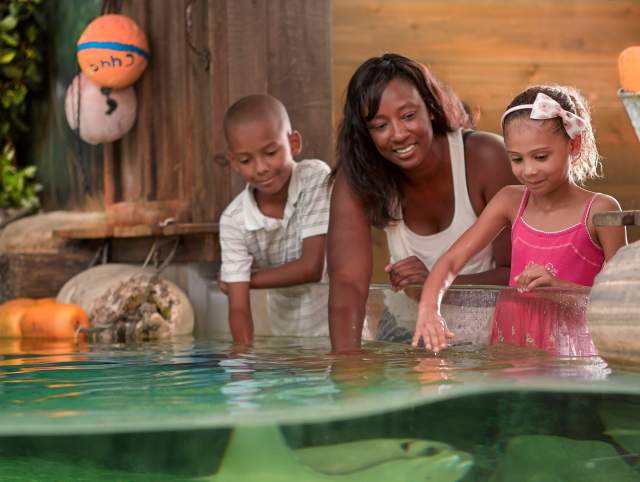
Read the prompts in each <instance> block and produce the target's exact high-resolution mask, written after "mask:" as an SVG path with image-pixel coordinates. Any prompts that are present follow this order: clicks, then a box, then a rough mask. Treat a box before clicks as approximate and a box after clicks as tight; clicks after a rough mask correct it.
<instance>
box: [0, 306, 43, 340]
mask: <svg viewBox="0 0 640 482" xmlns="http://www.w3.org/2000/svg"><path fill="white" fill-rule="evenodd" d="M34 303H35V301H34V300H32V299H31V298H16V299H14V300H11V301H7V302H6V303H3V304H2V305H0V338H18V337H20V320H22V317H23V316H24V314H25V313H26V311H27V310H28V309H29V307H30V306H32V305H33V304H34Z"/></svg>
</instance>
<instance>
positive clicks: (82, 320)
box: [0, 298, 89, 339]
mask: <svg viewBox="0 0 640 482" xmlns="http://www.w3.org/2000/svg"><path fill="white" fill-rule="evenodd" d="M88 326H89V319H88V316H87V314H86V313H85V312H84V310H82V308H80V307H79V306H77V305H73V304H61V303H56V301H55V298H42V299H37V300H34V299H31V298H16V299H14V300H11V301H7V302H6V303H3V304H2V305H0V338H48V339H64V338H75V337H76V335H77V329H78V327H88Z"/></svg>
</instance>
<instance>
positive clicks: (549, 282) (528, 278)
mask: <svg viewBox="0 0 640 482" xmlns="http://www.w3.org/2000/svg"><path fill="white" fill-rule="evenodd" d="M515 281H516V283H518V291H520V292H524V291H530V290H532V289H533V288H537V287H541V286H556V287H558V286H562V284H563V283H562V282H561V281H560V280H559V279H558V278H556V270H555V268H554V267H553V266H552V265H551V264H547V265H546V266H543V265H541V264H534V263H529V264H528V265H527V266H525V268H524V269H523V270H522V272H521V273H520V274H519V275H517V276H516V277H515Z"/></svg>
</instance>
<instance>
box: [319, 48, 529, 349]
mask: <svg viewBox="0 0 640 482" xmlns="http://www.w3.org/2000/svg"><path fill="white" fill-rule="evenodd" d="M468 127H470V121H469V119H468V116H467V114H466V112H465V111H464V108H463V104H462V102H461V101H460V99H459V98H458V97H457V96H456V95H455V94H454V93H453V92H452V91H451V90H450V89H449V88H448V87H446V86H445V85H443V84H442V83H441V82H440V81H438V79H436V78H435V77H434V76H433V75H432V74H431V72H430V71H429V69H427V68H426V67H425V66H424V65H421V64H419V63H418V62H416V61H414V60H412V59H409V58H406V57H403V56H401V55H397V54H385V55H383V56H381V57H374V58H371V59H369V60H367V61H365V62H364V63H363V64H362V65H361V66H360V67H359V68H358V69H357V70H356V72H355V73H354V74H353V76H352V78H351V80H350V82H349V86H348V89H347V96H346V101H345V105H344V111H343V119H342V122H341V125H340V130H339V133H338V144H337V166H336V169H335V170H334V172H333V180H334V190H333V196H332V200H331V216H330V224H329V233H328V263H329V276H330V283H331V285H330V295H329V305H330V307H329V309H330V312H329V316H330V331H331V340H332V346H333V349H334V351H338V352H343V351H351V350H357V349H358V348H359V346H360V339H361V332H362V325H363V320H364V317H365V301H366V299H367V295H368V287H369V282H370V280H371V272H372V259H371V258H372V256H371V246H372V243H371V227H372V226H374V227H378V228H384V229H385V231H386V234H387V242H388V245H389V251H390V253H391V260H390V264H389V265H388V266H387V268H386V271H387V272H388V274H389V281H390V283H391V286H392V288H393V291H394V292H395V293H392V292H389V293H387V296H386V305H387V309H386V310H385V312H384V314H383V317H382V320H381V324H380V325H379V328H378V333H379V334H382V337H383V338H385V339H395V340H400V339H403V340H406V341H408V340H410V339H411V334H412V332H413V328H414V324H415V320H416V316H417V310H416V308H417V303H416V302H415V300H414V298H413V296H414V293H412V291H411V290H410V289H409V285H411V284H422V283H423V282H424V280H425V279H426V278H427V276H428V274H429V270H430V269H431V267H432V265H433V263H435V260H436V259H437V258H438V256H439V255H440V254H442V253H443V252H444V251H445V250H446V249H447V248H449V246H450V245H451V244H452V243H453V242H454V241H455V240H456V239H457V238H458V237H459V236H460V235H461V234H462V233H463V232H464V231H465V230H466V229H467V228H468V227H469V226H470V225H471V224H473V222H474V221H475V220H476V219H477V217H478V216H479V215H480V213H481V212H482V211H483V209H484V208H485V206H486V205H487V203H488V202H489V200H490V199H491V198H492V197H493V196H494V194H495V193H496V192H497V191H499V190H500V189H501V188H502V187H503V186H505V185H508V184H515V183H516V181H515V179H514V177H513V175H512V173H511V171H510V169H509V163H508V160H507V156H506V153H505V149H504V146H503V143H502V140H501V139H500V138H499V137H497V136H495V135H492V134H488V133H483V132H475V131H472V130H469V129H467V128H468ZM345 247H348V249H345ZM509 256H510V248H509V240H508V237H507V236H504V235H503V236H500V237H498V238H497V239H496V241H495V242H494V244H493V246H490V247H488V248H487V249H486V250H484V251H483V252H481V253H479V254H478V256H477V257H476V258H475V259H474V260H473V261H472V262H471V263H470V264H469V265H468V266H467V267H466V269H465V271H463V272H462V273H461V275H460V276H459V277H458V278H457V280H456V282H457V283H464V284H506V283H507V280H508V272H509V268H508V266H509Z"/></svg>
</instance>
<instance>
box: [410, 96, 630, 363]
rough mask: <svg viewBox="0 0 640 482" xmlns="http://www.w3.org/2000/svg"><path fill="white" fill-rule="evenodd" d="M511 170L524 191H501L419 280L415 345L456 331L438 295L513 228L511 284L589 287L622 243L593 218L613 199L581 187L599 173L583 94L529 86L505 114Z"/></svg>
mask: <svg viewBox="0 0 640 482" xmlns="http://www.w3.org/2000/svg"><path fill="white" fill-rule="evenodd" d="M501 123H502V129H503V133H504V139H505V144H506V147H507V154H508V155H509V158H510V160H511V169H512V170H513V173H514V175H515V176H516V178H518V180H519V181H520V182H521V183H522V186H506V187H505V188H503V189H502V190H500V192H499V193H498V194H496V196H495V197H494V198H493V199H492V200H491V202H490V203H489V205H488V206H487V207H486V208H485V210H484V211H483V212H482V214H481V215H480V217H479V219H478V221H477V222H476V223H475V224H474V225H473V226H472V227H471V228H469V229H468V230H467V231H466V232H465V233H464V234H463V235H462V236H461V237H460V239H458V240H457V241H456V242H455V243H454V244H453V246H451V248H450V249H449V250H448V251H447V252H446V253H445V254H444V255H443V256H442V257H441V258H440V259H439V260H438V262H437V263H436V264H435V266H434V267H433V270H432V271H431V273H430V275H429V277H428V278H427V280H426V282H425V283H424V287H423V289H422V297H421V301H420V307H419V313H418V320H417V322H416V329H415V333H414V336H413V341H412V344H413V346H417V345H418V342H419V341H420V339H423V340H424V343H425V346H426V347H427V349H432V350H433V351H434V352H438V351H439V350H441V349H443V348H445V347H446V343H447V342H446V339H447V338H452V337H453V333H451V332H450V331H449V330H448V329H447V324H446V322H445V320H444V319H443V318H442V316H441V314H440V303H441V300H442V297H443V295H444V293H445V291H446V289H447V287H448V286H449V285H450V284H451V282H452V280H453V279H454V278H455V276H456V274H457V273H458V272H459V271H460V269H462V267H463V266H464V265H465V263H466V262H467V261H468V260H469V259H470V258H471V257H472V256H474V255H475V254H476V253H477V252H479V251H480V250H481V249H483V248H484V247H485V246H486V245H487V244H489V243H490V242H491V241H492V240H493V239H494V238H495V237H496V236H497V235H498V234H499V233H500V232H501V231H502V230H503V229H504V227H505V226H508V225H510V226H511V242H512V256H511V275H510V279H509V285H510V286H514V287H517V288H518V289H519V290H521V291H528V290H531V289H532V288H536V287H539V286H553V287H575V286H592V285H593V279H594V277H595V276H596V274H597V273H598V272H599V271H600V269H601V268H602V265H603V263H604V262H605V261H607V260H608V259H609V258H611V257H612V256H613V255H614V254H615V253H616V251H617V250H618V249H619V248H620V247H621V246H624V245H625V244H626V232H625V229H624V228H623V227H621V228H617V227H615V228H612V227H597V226H594V224H593V215H594V214H595V213H598V212H602V211H614V210H620V205H619V204H618V202H617V201H616V200H615V199H614V198H612V197H611V196H607V195H604V194H598V193H593V192H589V191H587V190H585V189H583V188H582V187H579V186H578V183H581V182H582V181H584V180H585V179H588V178H590V177H594V176H596V175H597V173H598V168H599V155H598V151H597V149H596V143H595V139H594V136H593V130H592V128H591V118H590V115H589V111H588V109H587V105H586V102H585V100H584V99H583V98H582V96H581V95H580V94H579V93H578V92H577V91H576V90H574V89H571V88H568V87H560V86H535V87H530V88H528V89H527V90H525V91H524V92H523V93H521V94H520V95H518V96H517V97H516V98H515V99H513V101H512V102H511V104H509V106H508V107H507V110H506V111H505V113H504V115H503V116H502V121H501Z"/></svg>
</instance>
